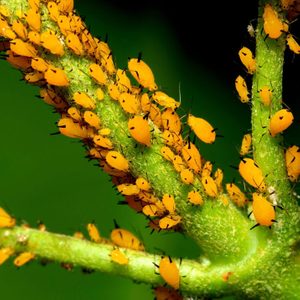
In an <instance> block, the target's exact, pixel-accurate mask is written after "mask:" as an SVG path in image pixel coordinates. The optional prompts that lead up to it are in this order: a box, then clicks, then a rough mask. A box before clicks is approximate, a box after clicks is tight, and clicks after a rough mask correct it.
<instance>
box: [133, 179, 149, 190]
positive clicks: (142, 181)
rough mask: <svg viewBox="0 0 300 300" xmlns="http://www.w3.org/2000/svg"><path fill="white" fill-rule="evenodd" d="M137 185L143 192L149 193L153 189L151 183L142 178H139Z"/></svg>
mask: <svg viewBox="0 0 300 300" xmlns="http://www.w3.org/2000/svg"><path fill="white" fill-rule="evenodd" d="M135 184H136V185H137V187H138V188H139V189H140V190H142V191H149V190H150V189H151V186H150V183H149V182H148V181H147V180H146V179H145V178H142V177H138V178H137V179H136V181H135Z"/></svg>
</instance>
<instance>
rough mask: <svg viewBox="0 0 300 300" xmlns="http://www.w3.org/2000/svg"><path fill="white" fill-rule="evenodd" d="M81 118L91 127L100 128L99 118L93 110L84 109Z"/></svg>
mask: <svg viewBox="0 0 300 300" xmlns="http://www.w3.org/2000/svg"><path fill="white" fill-rule="evenodd" d="M83 119H84V121H85V122H86V123H88V124H89V125H90V126H91V127H94V128H96V129H100V118H99V117H98V116H97V115H96V114H95V113H94V112H92V111H90V110H86V111H85V112H84V114H83Z"/></svg>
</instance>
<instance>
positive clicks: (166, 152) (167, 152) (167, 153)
mask: <svg viewBox="0 0 300 300" xmlns="http://www.w3.org/2000/svg"><path fill="white" fill-rule="evenodd" d="M160 153H161V155H162V156H163V158H164V159H166V160H168V161H171V162H173V159H174V156H175V154H174V152H173V151H172V150H171V149H170V148H169V147H167V146H163V147H161V148H160Z"/></svg>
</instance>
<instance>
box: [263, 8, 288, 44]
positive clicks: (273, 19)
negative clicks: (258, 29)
mask: <svg viewBox="0 0 300 300" xmlns="http://www.w3.org/2000/svg"><path fill="white" fill-rule="evenodd" d="M263 20H264V31H265V33H266V34H267V36H268V37H269V38H271V39H278V38H279V37H280V36H281V34H282V33H283V32H284V31H287V29H288V27H287V24H285V25H284V23H283V22H282V21H281V20H280V19H279V17H278V14H277V12H276V11H275V10H274V9H273V7H272V5H271V4H269V3H268V4H266V5H265V7H264V13H263Z"/></svg>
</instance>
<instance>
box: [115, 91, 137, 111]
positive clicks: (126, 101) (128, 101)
mask: <svg viewBox="0 0 300 300" xmlns="http://www.w3.org/2000/svg"><path fill="white" fill-rule="evenodd" d="M119 102H120V104H121V106H122V108H123V109H124V111H126V112H127V113H129V114H138V113H139V112H140V109H141V106H140V102H139V101H138V98H137V97H136V96H135V95H133V94H129V93H122V94H120V96H119Z"/></svg>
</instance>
